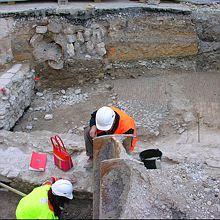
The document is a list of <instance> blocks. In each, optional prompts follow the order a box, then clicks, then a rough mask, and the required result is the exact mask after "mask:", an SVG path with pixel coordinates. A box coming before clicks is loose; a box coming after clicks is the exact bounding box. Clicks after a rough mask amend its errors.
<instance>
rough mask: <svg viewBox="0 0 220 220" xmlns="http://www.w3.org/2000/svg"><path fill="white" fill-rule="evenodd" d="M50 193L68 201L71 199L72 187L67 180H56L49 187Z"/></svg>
mask: <svg viewBox="0 0 220 220" xmlns="http://www.w3.org/2000/svg"><path fill="white" fill-rule="evenodd" d="M51 189H52V193H53V194H54V195H57V196H63V197H66V198H68V199H72V198H73V185H72V183H71V182H70V181H69V180H63V179H61V180H57V181H56V182H55V183H53V184H52V186H51Z"/></svg>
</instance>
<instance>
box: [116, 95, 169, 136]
mask: <svg viewBox="0 0 220 220" xmlns="http://www.w3.org/2000/svg"><path fill="white" fill-rule="evenodd" d="M115 105H116V106H117V107H119V108H120V109H122V110H124V111H125V112H126V113H128V114H129V115H132V116H133V117H134V119H135V121H136V123H137V125H138V124H141V125H142V126H143V128H144V129H145V130H146V132H148V133H150V134H151V135H155V136H158V135H159V133H158V132H159V128H160V125H161V124H162V122H163V120H164V119H165V118H166V117H167V116H168V114H169V111H168V105H165V104H164V105H159V106H158V105H157V106H156V105H149V106H146V103H145V100H136V99H135V100H134V99H133V100H126V101H124V100H120V101H117V102H116V103H115ZM137 109H139V110H138V111H137Z"/></svg>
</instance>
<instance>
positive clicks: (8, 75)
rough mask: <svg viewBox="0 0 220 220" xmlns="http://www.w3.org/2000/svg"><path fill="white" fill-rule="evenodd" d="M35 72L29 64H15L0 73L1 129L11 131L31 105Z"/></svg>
mask: <svg viewBox="0 0 220 220" xmlns="http://www.w3.org/2000/svg"><path fill="white" fill-rule="evenodd" d="M34 84H35V83H34V72H33V71H31V70H30V66H29V64H15V65H13V66H12V68H10V69H9V70H7V71H5V72H2V73H0V129H6V130H10V129H11V128H12V127H13V126H14V125H15V123H16V121H17V120H18V119H19V118H20V117H21V116H22V115H23V112H24V110H25V108H27V107H28V106H29V105H30V102H31V97H32V95H33V89H34Z"/></svg>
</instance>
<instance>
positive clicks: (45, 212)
mask: <svg viewBox="0 0 220 220" xmlns="http://www.w3.org/2000/svg"><path fill="white" fill-rule="evenodd" d="M50 187H51V185H44V186H40V187H37V188H35V189H34V190H33V191H32V192H31V193H29V194H28V195H27V196H25V197H24V198H22V199H21V200H20V202H19V204H18V206H17V209H16V218H17V219H59V218H58V217H57V216H55V215H54V212H53V211H51V210H50V208H49V205H48V191H49V189H50Z"/></svg>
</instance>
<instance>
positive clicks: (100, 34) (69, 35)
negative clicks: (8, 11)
mask: <svg viewBox="0 0 220 220" xmlns="http://www.w3.org/2000/svg"><path fill="white" fill-rule="evenodd" d="M63 26H67V27H65V28H64V30H63ZM91 26H93V27H95V28H93V29H91V28H84V27H82V26H74V25H70V24H66V23H63V24H62V22H60V21H56V20H50V21H49V24H48V25H47V26H36V29H35V33H34V35H33V36H32V37H31V40H30V44H31V46H32V47H34V50H33V55H34V58H35V60H36V61H37V62H38V63H42V62H45V61H47V62H48V64H49V66H50V67H52V68H53V69H62V68H63V65H64V61H65V60H66V59H69V58H78V57H83V58H84V57H85V56H90V58H92V56H93V57H94V58H97V57H102V56H104V55H105V54H106V49H105V43H104V39H105V36H106V33H107V32H106V31H105V29H104V27H102V26H100V25H98V24H91ZM62 30H63V31H62ZM48 32H49V37H50V38H51V40H50V42H47V41H46V40H45V36H46V35H48ZM47 37H48V36H46V38H47ZM95 45H96V46H95Z"/></svg>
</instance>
